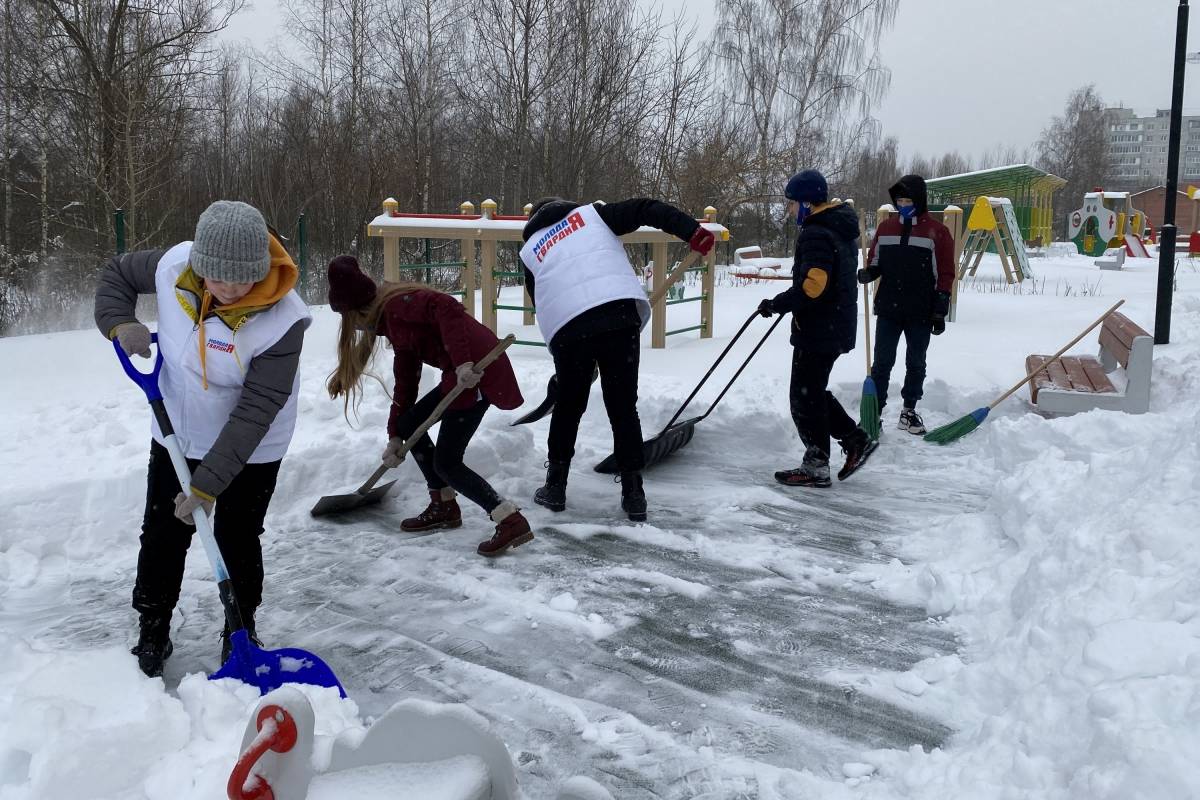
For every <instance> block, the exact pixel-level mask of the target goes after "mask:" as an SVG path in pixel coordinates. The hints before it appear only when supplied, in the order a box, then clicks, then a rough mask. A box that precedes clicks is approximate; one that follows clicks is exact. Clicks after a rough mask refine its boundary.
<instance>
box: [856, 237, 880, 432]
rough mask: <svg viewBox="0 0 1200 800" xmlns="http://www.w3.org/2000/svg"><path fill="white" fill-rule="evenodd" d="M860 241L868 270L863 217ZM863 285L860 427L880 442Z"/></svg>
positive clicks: (868, 312)
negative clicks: (864, 374) (864, 347)
mask: <svg viewBox="0 0 1200 800" xmlns="http://www.w3.org/2000/svg"><path fill="white" fill-rule="evenodd" d="M858 241H859V247H860V248H861V249H862V261H863V269H866V268H867V252H868V251H867V229H866V227H865V223H864V222H863V218H862V216H859V218H858ZM868 285H869V284H866V283H864V284H863V331H864V332H865V333H866V340H867V341H866V345H867V377H866V380H864V381H863V388H862V399H861V400H859V403H858V427H860V428H862V429H863V430H864V431H866V432H867V436H869V437H871V441H872V442H876V441H879V433H880V430H881V426H880V424H879V411H880V409H879V392H878V390H877V389H876V388H875V379H874V378H872V377H871V298H870V295H869V294H868V292H867V286H868Z"/></svg>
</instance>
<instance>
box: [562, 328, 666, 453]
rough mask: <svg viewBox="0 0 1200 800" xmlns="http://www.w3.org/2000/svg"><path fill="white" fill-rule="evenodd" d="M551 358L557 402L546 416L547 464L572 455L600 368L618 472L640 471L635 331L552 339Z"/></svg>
mask: <svg viewBox="0 0 1200 800" xmlns="http://www.w3.org/2000/svg"><path fill="white" fill-rule="evenodd" d="M550 354H551V355H552V356H553V357H554V373H555V374H556V375H557V376H558V398H557V399H556V400H555V402H554V415H553V416H552V417H551V418H550V437H549V442H548V450H549V453H548V455H549V457H550V460H551V461H561V462H567V461H570V460H571V458H572V457H574V455H575V439H576V438H577V437H578V436H579V420H580V418H582V417H583V412H584V411H586V410H587V404H588V395H589V394H590V393H591V389H592V371H593V370H594V369H595V368H596V367H599V369H600V388H601V391H602V394H603V397H604V409H605V410H606V411H607V412H608V422H609V424H610V425H611V426H612V432H613V451H614V452H615V453H616V456H617V468H618V469H619V470H620V471H621V472H637V471H639V470H641V468H642V467H643V466H644V459H643V457H642V422H641V420H640V419H639V418H638V411H637V390H638V364H639V361H640V359H641V332H640V330H639V329H638V328H636V327H626V328H618V329H617V330H611V331H604V332H601V333H597V334H595V335H592V336H583V337H579V338H572V339H569V340H567V341H565V342H559V341H557V339H555V340H553V341H552V342H551V344H550Z"/></svg>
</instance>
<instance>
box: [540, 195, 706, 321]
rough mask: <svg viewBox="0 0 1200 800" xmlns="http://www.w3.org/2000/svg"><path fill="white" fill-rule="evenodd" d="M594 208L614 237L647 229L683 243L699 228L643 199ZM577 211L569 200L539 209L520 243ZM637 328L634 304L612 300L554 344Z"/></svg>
mask: <svg viewBox="0 0 1200 800" xmlns="http://www.w3.org/2000/svg"><path fill="white" fill-rule="evenodd" d="M595 206H596V212H597V213H598V214H599V215H600V219H602V220H604V224H605V225H607V226H608V227H609V229H610V230H611V231H612V232H613V233H614V234H615V235H617V236H624V235H625V234H627V233H633V232H634V231H636V230H637V229H638V228H640V227H642V226H643V225H649V226H650V227H652V228H658V229H659V230H663V231H666V232H667V233H669V234H672V235H673V236H677V237H679V238H680V239H682V240H683V241H685V242H686V241H688V240H689V239H691V238H692V234H693V233H695V232H696V229H697V228H699V227H700V223H699V222H697V221H696V220H694V219H692V217H691V216H689V215H688V214H686V213H684V212H683V211H680V210H679V209H678V208H676V207H675V206H673V205H670V204H668V203H663V202H660V201H658V200H651V199H649V198H646V197H635V198H632V199H630V200H622V201H620V202H618V203H596V204H595ZM578 207H579V203H574V202H571V201H570V200H560V201H555V202H553V203H547V204H546V205H544V206H542V207H541V208H539V209H538V210H537V212H536V213H535V214H534V215H533V216H532V217H530V218H529V221H528V222H526V223H525V228H524V229H523V230H522V231H521V241H522V243H524V242H527V241H529V237H531V236H533V234H535V233H537V232H538V231H540V230H542V229H543V228H549V227H550V226H551V225H554V224H555V223H557V222H561V221H562V220H563V219H565V218H566V216H567V214H570V213H571V211H573V210H574V209H576V208H578ZM522 269H523V270H524V272H525V288H526V290H528V292H529V299H530V300H532V301H533V304H534V305H535V306H536V305H537V293H536V292H537V285H536V283H535V282H534V277H533V273H532V272H530V271H529V268H528V267H526V266H524V265H522ZM641 325H642V319H641V317H640V316H638V311H637V303H635V302H634V301H633V300H614V301H613V302H611V303H605V304H604V305H600V306H596V307H595V308H591V309H588V310H587V311H585V312H583V313H582V314H580V315H579V316H578V317H575V318H574V319H573V320H571V321H570V322H568V323H567V324H566V325H564V326H562V328H560V329H559V331H558V333H556V334H554V341H555V342H556V343H557V342H566V341H571V340H575V339H580V338H582V337H585V336H593V335H595V334H598V333H604V332H606V331H613V330H618V329H620V328H628V327H634V328H640V327H641Z"/></svg>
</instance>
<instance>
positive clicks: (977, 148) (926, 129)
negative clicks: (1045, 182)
mask: <svg viewBox="0 0 1200 800" xmlns="http://www.w3.org/2000/svg"><path fill="white" fill-rule="evenodd" d="M597 2H603V0H597ZM661 4H662V6H663V8H664V10H665V11H667V12H668V13H675V12H678V11H683V12H684V13H686V14H689V15H694V17H695V19H696V20H697V22H698V23H699V25H700V27H701V30H702V32H703V33H708V32H709V31H710V30H711V28H712V24H713V19H714V17H715V12H714V10H713V9H714V8H715V3H714V2H712V0H662V3H661ZM1178 5H1179V4H1178V0H900V12H899V13H898V14H897V16H896V25H895V27H894V28H893V29H892V30H891V31H890V32H888V33H887V34H886V35H885V37H884V39H883V43H882V47H881V50H882V53H881V56H882V58H883V61H884V63H885V64H886V65H887V66H888V67H889V68H890V69H891V70H892V88H891V91H890V92H889V93H888V96H887V97H886V98H885V99H884V102H883V104H882V106H881V107H880V108H879V109H878V111H877V113H876V116H877V117H878V118H879V120H880V121H881V122H882V123H883V129H884V133H885V134H886V135H890V136H895V137H896V138H897V139H899V140H900V146H901V149H902V150H903V151H904V153H905V154H908V155H911V154H912V153H914V152H920V153H923V154H925V155H938V154H941V153H943V152H947V151H949V150H958V151H959V152H962V153H964V154H966V155H969V156H972V157H976V156H978V155H980V154H981V153H983V152H985V151H987V150H990V149H992V148H994V147H996V146H997V145H1005V146H1007V145H1012V146H1015V147H1017V148H1018V149H1022V150H1023V149H1024V148H1026V147H1027V146H1029V145H1031V144H1033V142H1035V141H1036V140H1037V137H1038V134H1039V133H1040V132H1041V130H1042V128H1043V127H1045V125H1046V124H1047V122H1048V121H1049V119H1050V117H1051V116H1053V115H1054V114H1057V113H1060V112H1061V111H1062V107H1063V104H1064V103H1065V102H1066V99H1067V95H1068V94H1070V92H1071V91H1072V90H1073V89H1075V88H1076V87H1078V86H1081V85H1083V84H1086V83H1094V84H1096V88H1097V89H1098V90H1099V92H1100V95H1101V96H1102V97H1103V98H1104V100H1105V101H1106V102H1107V103H1108V104H1109V105H1124V106H1127V107H1129V108H1134V109H1137V110H1138V111H1139V112H1143V113H1146V114H1152V113H1153V112H1154V110H1155V109H1156V108H1169V107H1170V104H1171V64H1172V58H1173V54H1174V48H1175V19H1176V9H1177V8H1178ZM1197 8H1200V4H1197ZM1190 22H1191V24H1190V25H1189V28H1190V30H1189V35H1188V51H1189V52H1192V51H1200V13H1197V14H1193V15H1192V19H1191V20H1190ZM283 33H284V31H283V30H282V28H281V23H280V17H279V7H278V2H277V0H253V5H252V6H251V7H250V8H248V9H247V10H246V11H244V12H242V13H241V14H240V15H239V16H238V17H237V18H235V20H234V24H233V25H232V26H231V28H230V29H229V30H228V31H227V32H226V38H227V39H231V40H239V39H245V40H247V41H249V42H251V43H252V44H255V45H256V46H263V47H265V46H266V44H267V43H268V42H270V41H271V39H272V38H274V37H276V36H279V35H282V34H283ZM1188 80H1189V82H1188V84H1187V88H1186V89H1185V92H1184V106H1185V109H1186V110H1188V111H1189V112H1190V113H1197V114H1200V64H1197V65H1194V66H1190V67H1189V68H1188Z"/></svg>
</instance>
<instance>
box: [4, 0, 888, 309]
mask: <svg viewBox="0 0 1200 800" xmlns="http://www.w3.org/2000/svg"><path fill="white" fill-rule="evenodd" d="M241 5H242V3H241V0H156V2H153V3H147V2H141V1H140V0H3V9H2V13H3V20H2V25H0V27H2V31H0V33H2V41H3V53H2V58H0V60H2V62H3V63H0V73H2V75H0V84H2V90H3V96H2V104H3V110H2V114H3V119H2V120H0V144H2V147H3V152H4V154H5V155H6V158H4V159H3V160H0V184H2V186H3V197H2V198H0V202H2V205H3V214H2V216H0V248H3V249H2V251H0V270H2V272H0V292H3V295H0V331H13V330H23V329H28V327H29V325H28V324H26V325H23V324H22V323H23V322H25V323H28V322H30V320H37V319H43V318H44V317H45V316H46V315H52V314H54V313H56V312H58V311H59V310H60V309H61V307H64V306H66V305H69V304H70V302H71V298H74V297H78V296H81V295H82V296H86V294H87V293H88V292H89V291H90V288H91V276H92V275H93V274H94V273H95V271H96V269H97V268H98V267H99V265H100V264H101V263H102V261H103V259H104V258H106V257H107V256H108V255H110V254H111V253H112V252H113V251H114V249H115V246H116V241H115V231H114V227H113V220H112V215H113V211H114V210H115V209H117V208H122V209H124V211H125V221H126V247H127V248H128V249H136V248H143V247H153V246H164V245H168V244H170V243H172V242H175V241H178V240H181V239H186V238H189V237H190V235H191V232H192V229H193V226H194V223H195V219H196V216H197V215H198V214H199V212H200V211H201V210H202V209H203V208H204V207H205V206H206V205H207V204H208V203H209V202H210V201H211V200H213V199H215V198H221V197H225V198H237V199H243V200H246V201H248V202H251V203H253V204H255V205H256V206H258V207H259V208H261V209H262V210H263V212H264V214H265V215H266V216H267V217H268V219H269V220H270V221H271V222H272V223H273V224H274V225H275V226H276V227H277V228H278V229H279V230H280V231H281V233H283V234H284V235H285V236H292V235H293V234H294V232H295V231H294V227H295V220H296V219H297V217H298V215H299V214H300V213H301V212H303V213H304V214H305V215H306V222H307V227H308V238H309V252H310V264H311V265H313V266H314V267H317V266H319V265H320V264H323V263H324V259H326V258H327V257H328V256H330V255H332V254H334V253H337V252H345V251H357V252H359V253H360V255H362V256H364V257H365V258H367V259H368V260H371V259H372V258H375V257H376V255H377V254H376V252H375V244H374V243H373V242H369V241H366V240H364V237H363V224H364V222H365V221H367V220H369V219H370V218H371V217H372V216H374V215H375V214H376V213H378V209H379V203H380V201H381V200H382V199H383V198H384V197H386V196H389V195H391V196H394V197H396V199H397V200H398V201H399V203H400V207H401V209H404V210H410V211H436V212H446V211H453V210H456V209H457V208H458V205H459V203H461V202H462V201H464V200H470V201H472V202H475V203H477V204H478V203H479V201H481V200H483V199H484V198H486V197H492V198H494V199H495V200H497V201H498V202H499V204H500V209H501V212H502V213H519V212H520V209H521V207H522V206H523V205H524V204H525V203H526V202H529V201H531V200H534V199H536V198H537V197H538V196H541V195H545V194H551V193H553V194H562V195H565V196H570V197H578V198H610V199H611V198H618V197H624V196H630V195H637V194H647V195H653V196H657V197H663V198H666V199H668V200H670V201H672V202H675V203H678V204H679V205H681V206H682V207H685V208H687V209H689V210H691V211H693V212H695V213H697V214H699V213H700V212H701V210H702V209H703V208H704V206H706V205H708V204H713V205H715V206H717V207H718V208H720V209H721V210H722V213H723V216H724V218H726V219H729V218H730V216H731V215H732V217H734V218H736V220H737V223H738V225H739V226H742V225H748V226H749V227H748V230H749V231H753V235H755V236H760V237H762V238H763V239H765V240H767V241H766V242H765V243H767V244H770V243H771V240H772V239H778V240H779V241H780V242H782V241H783V237H784V236H785V234H784V232H783V231H782V229H781V224H780V223H781V221H780V219H779V217H780V215H779V207H778V203H779V200H780V198H779V191H780V189H779V187H780V186H782V184H783V182H784V181H785V180H786V177H787V175H788V174H789V173H790V172H791V171H792V170H794V169H796V168H797V167H799V166H801V165H805V166H807V165H811V164H815V165H817V166H821V167H824V168H826V169H827V170H829V171H830V172H831V174H836V173H838V171H839V170H840V169H841V168H842V163H843V162H844V160H845V154H846V153H849V152H850V151H852V150H853V149H854V148H855V147H856V146H857V145H859V144H860V143H861V142H864V141H866V140H867V139H869V138H870V137H871V136H873V135H875V127H874V124H873V122H872V120H871V118H870V110H871V108H872V105H873V104H874V103H875V102H877V101H878V100H879V98H880V97H881V96H882V93H883V92H884V90H885V89H886V87H887V71H886V70H884V69H883V68H882V67H881V66H880V64H879V63H878V58H877V44H878V40H879V35H880V33H881V32H882V31H883V30H884V28H885V27H886V26H887V25H888V24H889V23H890V21H891V19H892V15H893V14H894V13H895V8H896V0H734V1H733V2H729V3H725V4H723V5H722V6H721V9H720V17H719V20H718V24H717V26H716V29H715V31H714V32H713V34H712V36H711V37H709V38H701V37H700V36H699V35H698V34H697V32H696V29H695V27H694V26H693V25H692V24H691V23H689V22H688V21H686V20H684V19H671V18H667V17H665V16H664V15H663V14H662V12H661V11H658V10H655V9H653V8H652V7H651V5H650V4H648V3H642V2H638V0H607V2H604V3H595V2H592V1H591V0H480V2H473V3H459V2H452V1H451V0H403V2H395V1H389V2H383V0H292V1H291V2H289V3H288V4H287V5H286V7H285V14H284V16H285V17H286V18H285V19H282V20H280V23H281V28H283V29H285V30H286V31H287V36H288V38H289V41H288V43H287V47H286V48H284V49H283V50H282V51H275V50H272V52H260V51H254V52H247V51H244V50H239V49H237V48H231V47H228V46H222V44H221V42H220V40H219V33H220V31H221V30H222V29H223V28H224V27H225V26H226V25H227V24H228V22H229V20H230V19H231V18H232V17H233V15H235V14H237V13H238V12H239V11H240V10H241ZM410 255H412V256H413V257H414V259H415V258H416V256H417V253H416V252H413V253H410ZM312 273H319V269H316V268H314V269H310V278H311V280H310V286H309V289H310V290H312V291H311V292H310V296H313V297H315V296H316V294H317V291H318V290H319V286H318V282H317V280H316V278H317V276H315V275H313V274H312Z"/></svg>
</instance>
